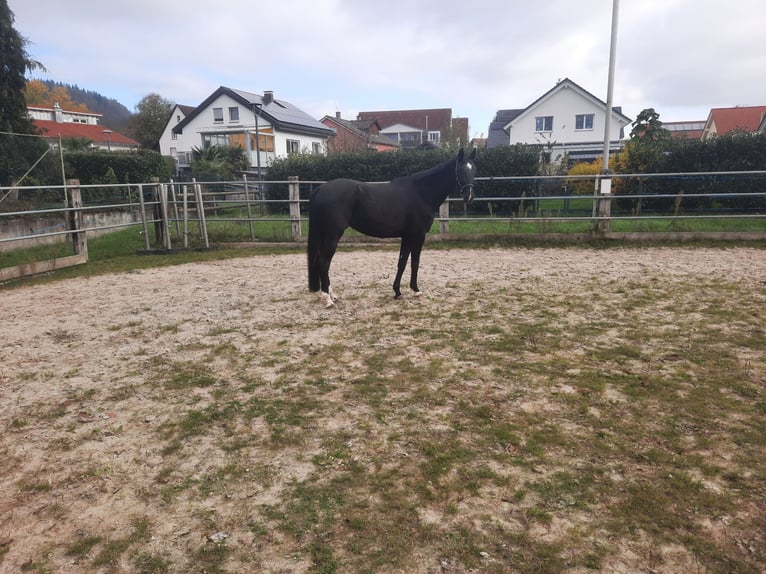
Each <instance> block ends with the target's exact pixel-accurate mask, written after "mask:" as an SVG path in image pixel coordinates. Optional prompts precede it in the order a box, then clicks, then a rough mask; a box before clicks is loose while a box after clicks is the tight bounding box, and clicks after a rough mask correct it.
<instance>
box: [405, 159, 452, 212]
mask: <svg viewBox="0 0 766 574" xmlns="http://www.w3.org/2000/svg"><path fill="white" fill-rule="evenodd" d="M413 181H414V183H415V186H416V187H417V189H418V192H419V193H420V194H421V195H422V196H423V198H424V199H425V200H426V201H427V202H428V203H429V204H430V205H431V206H432V207H433V208H434V209H438V207H439V206H440V205H441V204H442V203H444V200H445V199H447V196H448V195H449V194H450V193H452V191H453V190H454V189H455V160H454V159H452V160H448V161H446V162H444V163H442V164H440V165H438V166H436V167H434V168H431V169H429V170H426V171H424V172H422V173H419V174H416V175H414V176H413Z"/></svg>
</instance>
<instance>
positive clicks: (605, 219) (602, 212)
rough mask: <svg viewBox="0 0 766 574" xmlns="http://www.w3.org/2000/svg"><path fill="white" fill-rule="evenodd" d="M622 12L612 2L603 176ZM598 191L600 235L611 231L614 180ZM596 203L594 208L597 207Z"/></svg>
mask: <svg viewBox="0 0 766 574" xmlns="http://www.w3.org/2000/svg"><path fill="white" fill-rule="evenodd" d="M619 11H620V0H612V34H611V38H610V41H609V75H608V78H607V86H606V117H605V119H604V153H603V160H602V161H603V163H602V166H601V174H602V175H607V174H609V143H610V140H611V138H610V135H611V134H610V132H611V127H612V107H614V104H613V100H614V61H615V52H616V51H617V19H618V15H619ZM598 189H599V191H600V192H601V195H602V196H604V199H600V200H598V202H597V203H598V217H599V218H598V220H597V221H596V225H595V227H596V229H597V230H598V231H599V232H600V233H604V232H607V231H609V217H610V215H611V211H612V200H611V198H610V197H609V196H610V195H611V193H612V180H611V179H609V178H602V179H600V180H599V183H598ZM595 203H596V202H594V207H595Z"/></svg>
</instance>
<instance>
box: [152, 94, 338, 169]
mask: <svg viewBox="0 0 766 574" xmlns="http://www.w3.org/2000/svg"><path fill="white" fill-rule="evenodd" d="M230 107H237V108H239V120H235V121H231V120H230V119H229V108H230ZM213 108H223V122H216V121H215V119H214V115H213ZM177 113H179V112H178V111H174V114H173V121H172V122H171V123H169V124H168V126H166V129H165V132H163V135H162V137H161V138H160V152H161V153H162V154H163V155H170V149H171V148H175V149H176V151H177V152H178V153H182V152H189V153H190V152H191V150H192V148H195V147H199V148H201V147H202V135H203V134H212V133H219V134H226V133H239V134H242V133H244V134H254V133H255V113H254V111H253V109H252V108H249V107H248V106H243V105H242V104H241V103H240V102H238V101H236V100H234V99H233V98H231V97H230V96H228V95H226V94H221V95H220V96H219V97H218V98H216V99H215V100H214V101H213V102H212V103H211V104H210V105H209V106H208V107H207V108H205V109H204V110H202V112H201V113H200V114H198V115H197V116H196V117H194V119H192V121H191V122H190V123H189V124H187V125H186V126H185V127H184V130H183V134H179V135H178V136H177V138H176V139H175V140H174V139H172V128H173V127H174V126H175V125H176V122H175V116H176V114H177ZM181 119H183V118H181ZM272 127H273V126H272V125H271V123H269V121H268V120H267V119H266V118H265V117H264V116H263V114H261V116H259V119H258V129H259V131H262V130H265V129H268V128H272ZM287 140H297V141H298V142H299V144H298V149H299V152H301V153H304V152H308V153H311V151H312V144H314V143H317V144H319V145H320V149H321V152H322V153H325V152H326V145H325V143H326V142H325V138H321V137H318V136H310V135H306V134H296V133H290V132H280V131H275V132H274V151H273V152H266V151H261V168H266V167H268V166H269V165H270V164H271V162H272V161H273V160H274V159H276V158H280V157H285V156H287ZM245 141H246V142H247V141H249V138H248V137H247V136H246V137H245ZM247 151H248V152H249V153H248V155H249V156H250V165H251V166H252V167H253V168H254V167H256V166H257V165H258V161H257V158H256V150H255V149H252V150H247Z"/></svg>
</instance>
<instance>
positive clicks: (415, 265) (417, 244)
mask: <svg viewBox="0 0 766 574" xmlns="http://www.w3.org/2000/svg"><path fill="white" fill-rule="evenodd" d="M425 240H426V236H425V235H422V236H419V237H415V238H413V239H412V243H411V247H412V269H411V270H410V288H411V289H412V290H413V291H414V292H415V294H416V295H420V293H421V291H420V289H419V288H418V269H419V268H420V252H421V251H422V250H423V243H425Z"/></svg>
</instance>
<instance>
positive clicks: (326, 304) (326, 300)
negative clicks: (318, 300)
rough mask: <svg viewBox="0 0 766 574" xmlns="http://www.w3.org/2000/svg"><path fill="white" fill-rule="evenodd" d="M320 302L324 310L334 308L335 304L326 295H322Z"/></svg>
mask: <svg viewBox="0 0 766 574" xmlns="http://www.w3.org/2000/svg"><path fill="white" fill-rule="evenodd" d="M322 300H323V301H324V307H325V309H329V308H330V307H335V302H334V301H333V300H332V297H330V296H329V295H328V294H327V293H322Z"/></svg>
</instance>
